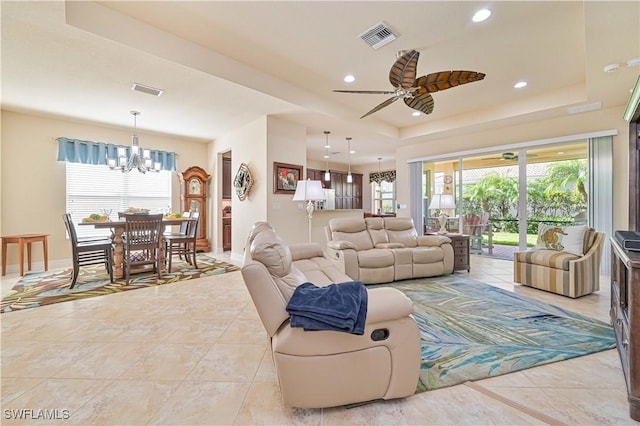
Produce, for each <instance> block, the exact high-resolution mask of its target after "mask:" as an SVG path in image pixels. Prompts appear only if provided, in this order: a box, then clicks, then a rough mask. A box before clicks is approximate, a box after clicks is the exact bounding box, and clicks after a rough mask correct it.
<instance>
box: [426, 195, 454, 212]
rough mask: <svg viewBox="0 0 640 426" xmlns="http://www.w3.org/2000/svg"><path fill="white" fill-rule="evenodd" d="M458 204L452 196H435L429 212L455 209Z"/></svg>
mask: <svg viewBox="0 0 640 426" xmlns="http://www.w3.org/2000/svg"><path fill="white" fill-rule="evenodd" d="M455 208H456V203H455V200H454V198H453V195H451V194H434V195H433V198H432V199H431V203H429V210H436V209H439V210H444V209H455Z"/></svg>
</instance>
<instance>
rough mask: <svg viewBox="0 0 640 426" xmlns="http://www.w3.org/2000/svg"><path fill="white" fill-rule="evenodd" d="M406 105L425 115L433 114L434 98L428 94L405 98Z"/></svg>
mask: <svg viewBox="0 0 640 426" xmlns="http://www.w3.org/2000/svg"><path fill="white" fill-rule="evenodd" d="M404 103H405V104H407V106H408V107H409V108H413V109H415V110H418V111H420V112H422V113H424V114H431V113H432V112H433V105H434V104H433V96H431V95H430V94H428V93H423V94H420V95H414V96H413V98H404Z"/></svg>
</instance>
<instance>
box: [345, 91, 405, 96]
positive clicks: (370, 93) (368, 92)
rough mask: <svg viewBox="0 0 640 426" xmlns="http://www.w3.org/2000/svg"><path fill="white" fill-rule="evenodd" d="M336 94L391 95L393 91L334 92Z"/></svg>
mask: <svg viewBox="0 0 640 426" xmlns="http://www.w3.org/2000/svg"><path fill="white" fill-rule="evenodd" d="M334 92H338V93H364V94H368V95H393V94H394V93H396V92H394V91H393V90H334Z"/></svg>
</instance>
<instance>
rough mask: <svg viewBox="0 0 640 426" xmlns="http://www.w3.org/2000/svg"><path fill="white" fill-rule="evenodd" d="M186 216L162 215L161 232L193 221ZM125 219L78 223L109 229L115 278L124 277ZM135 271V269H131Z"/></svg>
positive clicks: (162, 258)
mask: <svg viewBox="0 0 640 426" xmlns="http://www.w3.org/2000/svg"><path fill="white" fill-rule="evenodd" d="M195 220H196V219H191V218H188V217H179V218H169V217H164V218H163V219H162V225H163V232H162V234H164V231H165V230H166V229H167V227H168V226H176V225H181V224H182V223H184V222H190V221H195ZM125 224H126V221H125V220H124V219H118V220H105V221H92V222H84V221H83V222H80V223H79V224H78V225H82V226H93V227H94V228H96V229H111V238H112V240H113V276H114V277H116V278H123V277H124V264H123V260H124V244H123V240H122V234H123V233H124V228H125ZM160 238H161V240H160V270H161V271H162V272H166V271H167V269H166V264H165V252H164V237H163V236H161V237H160ZM132 272H135V271H132Z"/></svg>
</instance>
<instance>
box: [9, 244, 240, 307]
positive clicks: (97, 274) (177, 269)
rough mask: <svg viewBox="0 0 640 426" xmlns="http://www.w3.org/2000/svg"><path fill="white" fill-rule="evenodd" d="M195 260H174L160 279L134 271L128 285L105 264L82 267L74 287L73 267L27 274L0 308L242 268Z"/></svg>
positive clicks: (203, 257)
mask: <svg viewBox="0 0 640 426" xmlns="http://www.w3.org/2000/svg"><path fill="white" fill-rule="evenodd" d="M196 260H197V263H198V269H194V268H193V266H191V265H189V264H188V263H186V262H184V261H173V262H172V265H171V269H172V271H171V273H168V272H167V273H164V274H162V278H161V279H159V280H158V276H157V275H156V274H154V273H153V272H146V273H141V274H134V275H131V279H130V281H129V284H128V285H126V283H125V280H124V279H118V278H116V279H115V280H114V282H113V283H111V282H109V281H110V280H109V275H108V274H107V272H106V270H105V268H104V266H102V265H95V266H84V267H81V268H80V275H79V277H78V281H77V282H76V285H75V287H74V288H73V289H69V286H70V285H71V268H69V269H59V270H55V271H47V272H39V273H34V274H28V275H25V276H24V277H22V278H21V279H20V281H18V283H17V284H16V285H15V286H14V287H13V288H12V289H11V290H10V291H9V293H8V294H7V295H6V296H5V297H4V298H3V299H2V302H1V309H0V312H1V313H5V312H13V311H20V310H23V309H29V308H35V307H38V306H45V305H50V304H52V303H60V302H66V301H69V300H78V299H84V298H87V297H96V296H104V295H107V294H113V293H119V292H122V291H129V290H136V289H140V288H146V287H153V286H157V285H163V284H171V283H177V282H180V281H185V280H192V279H195V278H201V277H206V276H210V275H217V274H224V273H226V272H231V271H237V270H239V269H240V268H239V267H237V266H234V265H232V264H230V263H226V262H221V261H218V260H216V259H214V258H212V257H210V256H207V255H204V254H198V257H197V259H196Z"/></svg>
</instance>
